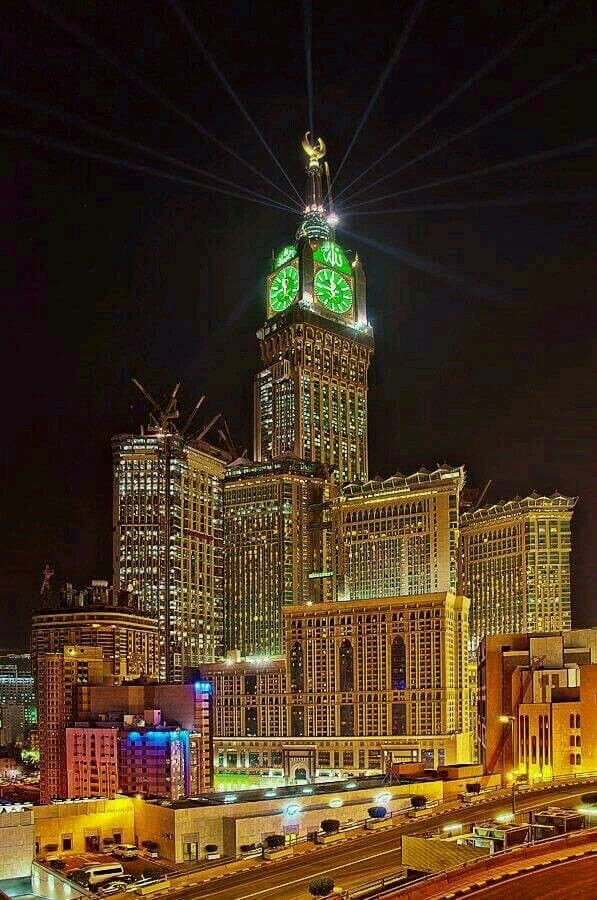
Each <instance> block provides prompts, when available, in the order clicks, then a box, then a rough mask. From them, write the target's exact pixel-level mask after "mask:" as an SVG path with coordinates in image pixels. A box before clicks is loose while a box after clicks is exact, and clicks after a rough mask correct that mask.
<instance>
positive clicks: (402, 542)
mask: <svg viewBox="0 0 597 900" xmlns="http://www.w3.org/2000/svg"><path fill="white" fill-rule="evenodd" d="M464 478H465V475H464V469H463V468H462V466H461V467H458V468H452V467H450V466H441V467H440V468H438V469H436V470H435V471H433V472H428V471H427V469H420V470H419V471H418V472H414V473H413V474H412V475H409V476H406V477H405V476H404V475H400V474H399V473H398V474H396V475H393V476H392V477H391V478H386V479H385V481H369V482H367V483H366V484H364V485H348V486H347V487H345V488H344V489H343V490H342V491H341V492H340V493H339V494H338V496H336V497H335V498H334V499H332V500H331V502H330V508H331V523H332V541H331V545H332V548H333V553H334V554H335V560H334V563H333V565H332V569H333V572H334V581H335V587H336V591H335V594H336V597H337V599H339V600H348V599H350V600H365V599H367V598H369V597H398V596H408V595H412V594H428V593H433V592H436V591H450V592H451V593H456V586H457V568H458V555H457V554H458V498H459V495H460V491H461V490H462V488H463V486H464Z"/></svg>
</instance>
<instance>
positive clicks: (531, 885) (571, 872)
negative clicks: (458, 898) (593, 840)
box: [471, 856, 597, 900]
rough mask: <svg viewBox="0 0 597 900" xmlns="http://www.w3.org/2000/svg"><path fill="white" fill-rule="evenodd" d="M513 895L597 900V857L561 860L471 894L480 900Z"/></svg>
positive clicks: (526, 899) (521, 899)
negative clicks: (596, 898) (547, 866)
mask: <svg viewBox="0 0 597 900" xmlns="http://www.w3.org/2000/svg"><path fill="white" fill-rule="evenodd" d="M513 895H516V900H536V898H537V897H541V900H566V898H568V897H574V900H595V897H597V859H596V858H595V857H594V856H593V857H589V858H587V859H575V860H569V861H568V862H562V863H558V864H557V865H553V866H549V868H546V869H540V870H539V871H538V872H528V873H526V874H525V875H520V876H519V877H518V878H516V879H511V878H510V879H508V881H507V882H506V883H505V884H496V885H494V886H493V887H488V888H484V889H483V890H480V891H475V893H474V894H471V896H472V897H475V898H477V900H511V898H512V896H513Z"/></svg>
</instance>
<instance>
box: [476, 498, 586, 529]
mask: <svg viewBox="0 0 597 900" xmlns="http://www.w3.org/2000/svg"><path fill="white" fill-rule="evenodd" d="M577 501H578V497H565V496H564V494H560V493H559V492H558V491H556V492H555V493H553V494H552V495H551V496H550V497H546V496H544V495H541V494H538V493H537V492H536V491H533V493H532V494H529V496H528V497H514V499H513V500H502V501H500V502H499V503H493V504H491V505H488V506H481V507H479V509H475V510H471V511H470V512H465V513H463V514H462V516H461V517H460V521H461V524H462V525H469V524H471V523H473V522H478V521H483V520H486V519H494V518H501V517H503V516H509V515H513V514H516V513H525V512H533V511H535V510H539V509H548V510H562V511H563V510H568V509H574V507H575V505H576V503H577Z"/></svg>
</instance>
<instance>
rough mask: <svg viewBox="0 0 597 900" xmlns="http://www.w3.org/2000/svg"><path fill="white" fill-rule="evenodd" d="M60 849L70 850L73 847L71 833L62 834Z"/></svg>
mask: <svg viewBox="0 0 597 900" xmlns="http://www.w3.org/2000/svg"><path fill="white" fill-rule="evenodd" d="M62 849H63V850H72V849H73V836H72V834H63V835H62Z"/></svg>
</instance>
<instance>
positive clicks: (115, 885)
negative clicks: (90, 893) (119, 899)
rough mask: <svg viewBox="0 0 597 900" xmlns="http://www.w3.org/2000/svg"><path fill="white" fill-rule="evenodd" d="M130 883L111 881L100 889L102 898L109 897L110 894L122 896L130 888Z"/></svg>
mask: <svg viewBox="0 0 597 900" xmlns="http://www.w3.org/2000/svg"><path fill="white" fill-rule="evenodd" d="M129 885H130V881H109V882H108V884H106V885H105V886H104V887H101V888H100V889H99V892H100V893H101V895H102V897H108V896H109V895H110V894H121V893H122V891H126V889H127V888H128V887H129Z"/></svg>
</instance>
